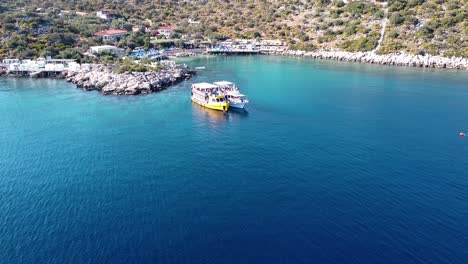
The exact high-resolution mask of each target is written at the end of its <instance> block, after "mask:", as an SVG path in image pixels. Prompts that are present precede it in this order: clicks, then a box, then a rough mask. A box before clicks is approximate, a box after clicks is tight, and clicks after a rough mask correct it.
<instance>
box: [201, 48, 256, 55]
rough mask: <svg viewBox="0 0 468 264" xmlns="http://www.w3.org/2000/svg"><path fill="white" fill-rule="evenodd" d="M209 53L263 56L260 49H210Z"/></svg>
mask: <svg viewBox="0 0 468 264" xmlns="http://www.w3.org/2000/svg"><path fill="white" fill-rule="evenodd" d="M207 52H208V53H209V54H213V55H256V54H261V51H260V50H259V49H219V48H212V49H208V50H207Z"/></svg>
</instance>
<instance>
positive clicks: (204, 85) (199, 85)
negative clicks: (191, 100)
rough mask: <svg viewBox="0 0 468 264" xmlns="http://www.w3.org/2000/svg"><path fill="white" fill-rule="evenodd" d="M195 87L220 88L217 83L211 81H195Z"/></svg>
mask: <svg viewBox="0 0 468 264" xmlns="http://www.w3.org/2000/svg"><path fill="white" fill-rule="evenodd" d="M193 87H195V88H197V89H214V88H218V87H217V86H216V85H214V84H211V83H194V84H193Z"/></svg>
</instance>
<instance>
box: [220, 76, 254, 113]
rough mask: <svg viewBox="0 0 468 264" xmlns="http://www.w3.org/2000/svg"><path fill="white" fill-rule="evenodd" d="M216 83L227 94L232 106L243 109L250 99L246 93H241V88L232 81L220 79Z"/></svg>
mask: <svg viewBox="0 0 468 264" xmlns="http://www.w3.org/2000/svg"><path fill="white" fill-rule="evenodd" d="M213 84H214V85H216V86H217V87H219V88H220V89H221V91H222V92H223V93H224V95H225V96H226V99H227V100H228V102H229V106H230V107H234V108H240V109H243V108H244V107H245V105H246V104H247V103H249V100H248V99H247V96H246V95H245V94H241V93H240V91H239V88H238V87H237V86H236V85H235V84H234V83H232V82H228V81H219V82H214V83H213Z"/></svg>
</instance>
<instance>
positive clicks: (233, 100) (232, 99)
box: [226, 91, 249, 109]
mask: <svg viewBox="0 0 468 264" xmlns="http://www.w3.org/2000/svg"><path fill="white" fill-rule="evenodd" d="M226 99H227V100H228V102H229V107H234V108H240V109H244V106H245V104H247V103H248V102H249V100H248V99H247V97H246V95H245V94H241V93H239V92H237V93H236V92H231V91H228V92H226Z"/></svg>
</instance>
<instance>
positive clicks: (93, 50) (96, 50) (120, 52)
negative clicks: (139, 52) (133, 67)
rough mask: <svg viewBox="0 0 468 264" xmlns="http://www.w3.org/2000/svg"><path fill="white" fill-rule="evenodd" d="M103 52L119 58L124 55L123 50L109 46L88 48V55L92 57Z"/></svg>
mask: <svg viewBox="0 0 468 264" xmlns="http://www.w3.org/2000/svg"><path fill="white" fill-rule="evenodd" d="M103 52H110V53H113V54H114V55H116V56H117V57H120V56H122V55H124V54H125V50H124V49H121V48H117V47H115V46H111V45H102V46H92V47H90V48H89V51H88V53H90V54H93V55H99V54H101V53H103Z"/></svg>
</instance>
